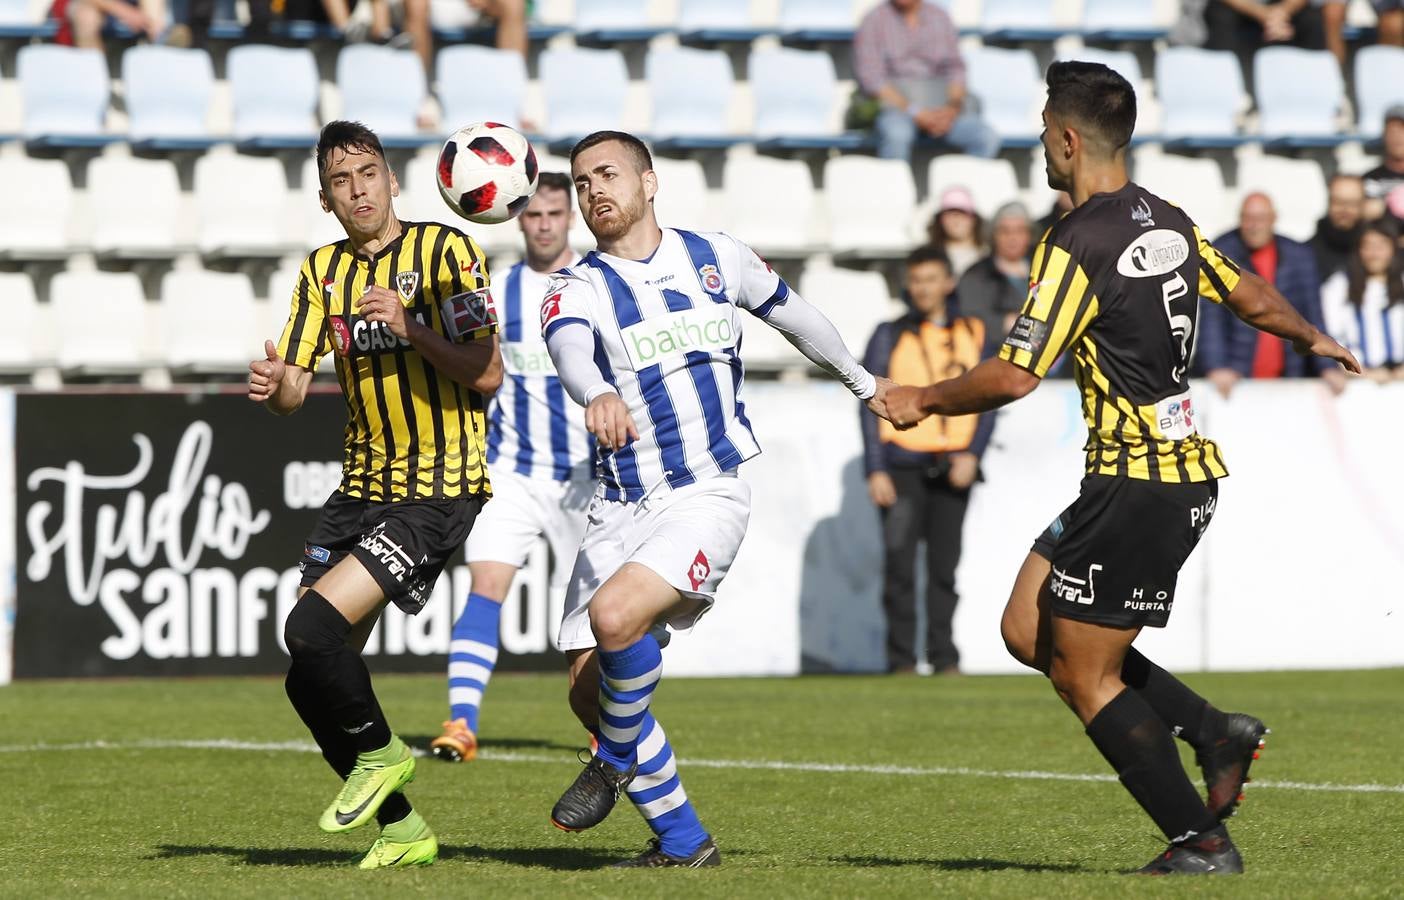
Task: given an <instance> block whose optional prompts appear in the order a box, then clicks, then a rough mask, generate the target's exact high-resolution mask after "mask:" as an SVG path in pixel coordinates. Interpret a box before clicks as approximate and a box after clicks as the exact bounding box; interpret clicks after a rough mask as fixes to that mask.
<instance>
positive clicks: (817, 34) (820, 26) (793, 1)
mask: <svg viewBox="0 0 1404 900" xmlns="http://www.w3.org/2000/svg"><path fill="white" fill-rule="evenodd" d="M857 25H858V18H857V16H855V15H854V9H853V0H781V3H780V33H781V34H782V35H784V36H785V37H786V38H787V39H790V40H800V41H837V40H846V39H851V38H852V36H853V30H854V28H856V27H857Z"/></svg>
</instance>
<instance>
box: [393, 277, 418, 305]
mask: <svg viewBox="0 0 1404 900" xmlns="http://www.w3.org/2000/svg"><path fill="white" fill-rule="evenodd" d="M395 290H396V291H397V292H398V293H399V295H400V299H401V300H403V301H405V302H406V303H413V302H414V295H415V294H417V293H419V273H418V272H399V273H396V275H395Z"/></svg>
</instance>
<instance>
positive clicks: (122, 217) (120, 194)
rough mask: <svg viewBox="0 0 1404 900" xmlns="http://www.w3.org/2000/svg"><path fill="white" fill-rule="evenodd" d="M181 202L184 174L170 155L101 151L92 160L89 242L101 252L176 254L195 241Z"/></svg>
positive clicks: (117, 254) (136, 256)
mask: <svg viewBox="0 0 1404 900" xmlns="http://www.w3.org/2000/svg"><path fill="white" fill-rule="evenodd" d="M180 208H181V202H180V179H179V178H178V177H177V175H176V167H175V163H173V162H171V161H170V160H168V159H139V158H136V157H125V156H100V157H98V158H97V159H95V160H93V161H92V164H91V165H89V166H88V213H89V215H90V216H91V219H92V227H93V233H92V241H91V244H92V247H93V249H94V250H95V251H97V253H98V254H99V255H101V256H115V257H122V258H134V259H166V258H170V257H173V256H175V255H176V253H177V252H178V251H179V250H180V249H182V248H183V247H187V246H189V245H190V243H191V242H190V240H189V236H188V235H183V234H182V231H181V223H180V221H179V217H180Z"/></svg>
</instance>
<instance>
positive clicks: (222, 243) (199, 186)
mask: <svg viewBox="0 0 1404 900" xmlns="http://www.w3.org/2000/svg"><path fill="white" fill-rule="evenodd" d="M287 196H288V183H287V180H286V179H285V178H284V177H283V164H282V163H281V162H279V161H278V160H277V159H274V158H273V157H268V156H246V155H243V154H236V153H220V152H213V153H206V154H204V155H203V156H201V157H200V158H199V159H198V160H196V161H195V206H196V211H197V215H198V222H199V225H198V230H197V232H196V237H195V243H196V246H197V247H199V249H200V252H201V253H202V254H204V255H205V256H209V257H215V258H221V257H225V258H249V257H270V256H272V257H277V256H282V255H283V254H284V253H287V252H288V251H289V250H292V249H295V245H293V244H291V243H290V242H289V241H288V240H287V238H286V236H285V234H284V233H283V223H284V222H285V221H286V219H287V211H286V201H287Z"/></svg>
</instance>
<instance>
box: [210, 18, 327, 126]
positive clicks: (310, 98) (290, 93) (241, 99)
mask: <svg viewBox="0 0 1404 900" xmlns="http://www.w3.org/2000/svg"><path fill="white" fill-rule="evenodd" d="M226 71H227V75H228V78H229V90H230V94H231V95H232V98H233V105H234V138H235V140H237V141H239V143H240V146H242V147H248V148H250V149H265V150H272V149H280V148H294V147H310V146H312V145H313V144H315V143H316V141H317V128H316V126H317V101H318V99H319V97H318V94H319V91H320V88H319V85H318V81H317V61H316V59H315V58H314V57H313V56H312V51H311V50H310V49H308V48H307V47H273V46H270V45H266V44H244V45H242V46H239V47H234V48H232V49H231V50H230V51H229V56H228V57H227V60H226Z"/></svg>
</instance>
